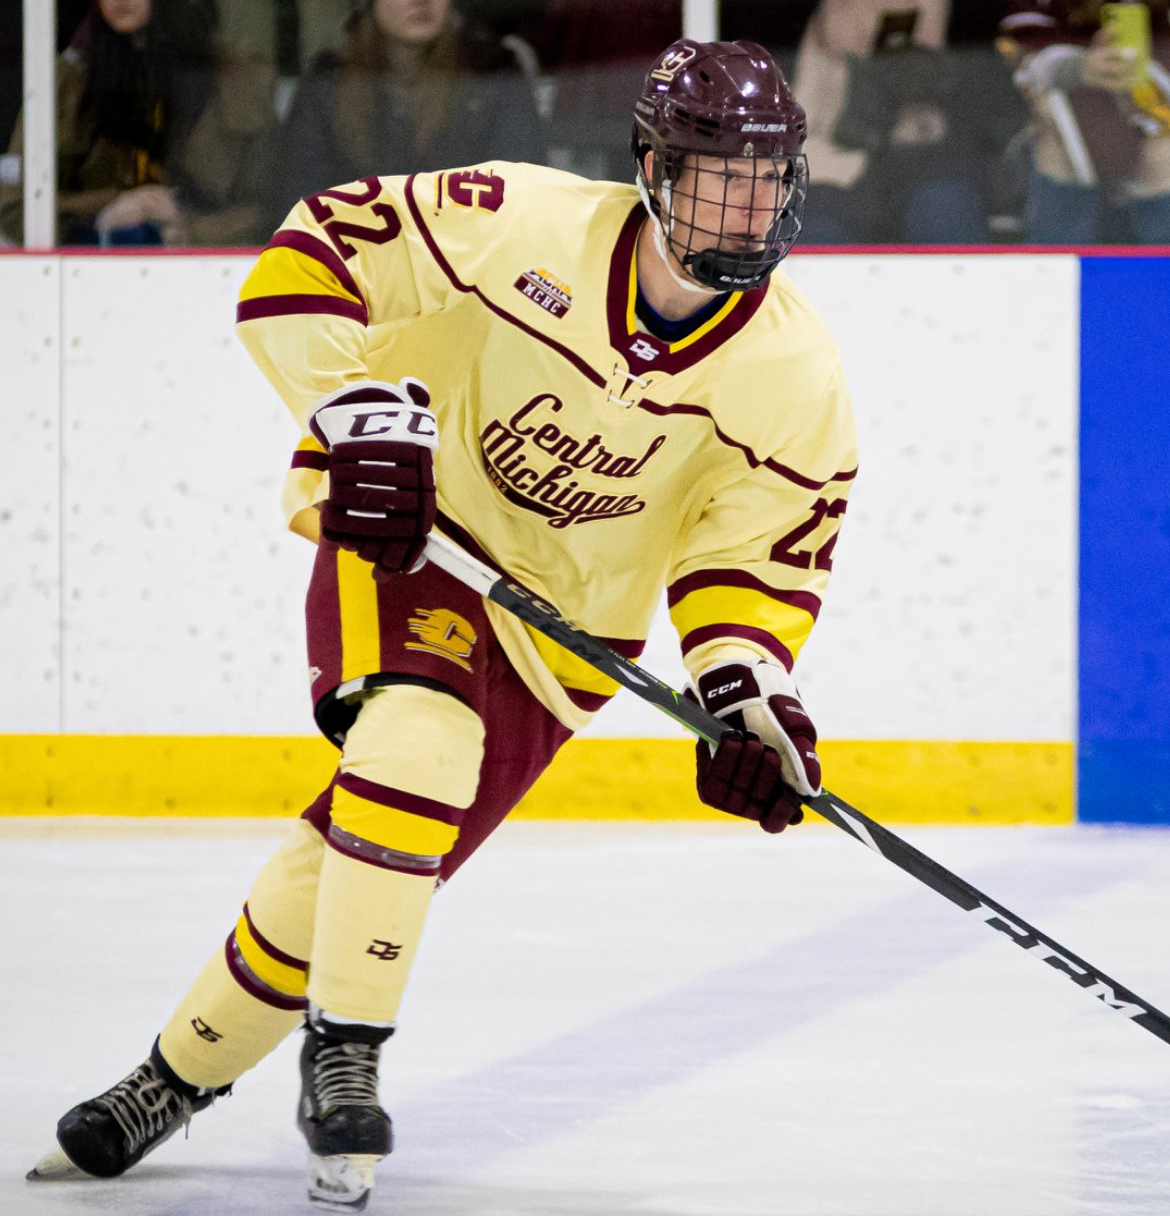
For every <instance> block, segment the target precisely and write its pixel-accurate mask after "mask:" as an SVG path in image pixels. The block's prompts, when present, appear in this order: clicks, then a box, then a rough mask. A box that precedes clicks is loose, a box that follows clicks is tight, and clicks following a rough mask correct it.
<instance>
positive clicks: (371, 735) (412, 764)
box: [308, 685, 484, 1027]
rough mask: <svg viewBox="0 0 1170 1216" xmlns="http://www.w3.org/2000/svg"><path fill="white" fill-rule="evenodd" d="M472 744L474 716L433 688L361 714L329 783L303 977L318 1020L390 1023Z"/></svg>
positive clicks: (457, 816)
mask: <svg viewBox="0 0 1170 1216" xmlns="http://www.w3.org/2000/svg"><path fill="white" fill-rule="evenodd" d="M483 738H484V730H483V723H482V722H481V721H480V719H479V716H478V715H477V714H476V713H475V712H474V711H473V710H472V709H470V708H469V707H468V706H467V705H466V704H465V703H464V702H462V701H460V700H459V699H458V698H456V697H454V696H450V695H448V694H446V693H442V692H438V691H436V690H434V689H430V688H422V687H418V686H414V685H394V686H391V687H388V688H383V689H380V690H379V691H378V692H377V693H375V694H373V695H372V696H371V697H370V698H369V699H368V700H367V702H366V703H365V704H364V705H363V706H362V709H361V711H360V713H359V714H358V717H357V721H356V722H355V723H354V725H353V726H352V727H351V728H350V730H349V734H348V736H347V738H346V743H345V750H344V753H343V757H342V764H341V772H340V775H339V777H338V779H337V782H336V784H335V785H334V787H333V795H332V798H333V802H332V812H331V823H330V825H329V828H328V837H327V848H326V850H325V859H324V861H323V863H322V867H321V881H320V886H319V889H318V897H317V918H316V927H315V931H314V937H313V949H312V954H311V959H312V965H311V968H310V972H309V986H308V995H309V999H310V1000H311V1001H312V1002H313V1004H314V1005H318V1006H320V1007H321V1008H322V1009H324V1010H325V1011H327V1013H329V1014H330V1015H336V1016H340V1017H344V1018H352V1019H354V1020H356V1021H360V1022H367V1023H374V1024H376V1025H379V1026H384V1027H387V1026H392V1025H393V1023H394V1019H395V1017H396V1016H397V1013H398V1005H399V1002H400V1000H401V999H402V993H403V990H404V989H405V987H406V981H407V977H408V975H409V973H410V966H411V963H412V962H413V961H414V956H415V952H416V951H417V949H418V943H419V939H420V938H421V936H422V930H423V924H424V922H425V920H426V914H427V908H428V906H429V905H430V900H431V895H432V893H433V892H434V889H435V880H436V878H437V876H438V873H439V867H440V864H441V862H442V859H443V856H444V855H445V854H446V853H448V852H449V851H450V850H451V848H452V846H453V845H454V844H455V841H456V840H457V838H458V835H459V824H460V822H461V820H462V812H463V810H464V809H465V808H466V807H467V806H469V805H470V804H471V802H472V801H473V800H474V798H475V793H476V787H477V785H478V781H479V768H480V763H481V761H482V758H483Z"/></svg>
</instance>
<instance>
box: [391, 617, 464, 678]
mask: <svg viewBox="0 0 1170 1216" xmlns="http://www.w3.org/2000/svg"><path fill="white" fill-rule="evenodd" d="M407 628H408V629H409V630H410V632H411V633H413V634H414V636H415V637H416V638H418V639H419V640H418V641H417V642H407V643H406V649H407V650H422V651H425V652H426V653H427V654H437V655H438V656H439V657H440V658H442V659H450V660H451V662H452V663H455V664H457V665H458V666H459V667H462V668H463V670H464V671H470V670H471V662H470V659H471V651H472V648H473V647H474V646H475V643H476V636H475V630H474V629H472V627H471V625H470V623H469V622H468V621H465V620H464V619H463V617H461V616H459V615H458V614H457V613H454V612H452V611H451V610H450V609H448V608H416V609H415V611H414V615H413V616H412V617H411V618H410V620H409V622H407Z"/></svg>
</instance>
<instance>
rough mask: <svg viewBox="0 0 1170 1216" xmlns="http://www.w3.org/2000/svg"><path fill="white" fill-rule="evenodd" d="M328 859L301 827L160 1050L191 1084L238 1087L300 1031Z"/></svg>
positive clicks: (261, 881) (266, 873)
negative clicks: (322, 872)
mask: <svg viewBox="0 0 1170 1216" xmlns="http://www.w3.org/2000/svg"><path fill="white" fill-rule="evenodd" d="M323 852H324V843H323V841H322V840H321V837H320V835H319V834H318V833H317V832H315V831H314V830H313V829H312V827H311V826H310V825H309V824H307V823H305V822H303V821H300V820H298V822H297V823H296V824H295V826H294V828H293V831H292V833H291V835H290V836H289V837H288V838H287V839H286V841H285V842H284V844H282V845H281V847H280V849H279V850H278V851H277V852H276V854H275V856H273V857H272V859H271V860H270V861H269V862H268V864H267V865H266V866H265V867H264V869H263V870H262V871H261V872H260V875H259V877H258V878H257V879H256V882H255V884H254V885H253V887H252V891H251V893H250V895H249V897H248V902H247V903H246V904H245V905H244V911H243V915H242V916H241V917H240V919H239V922H238V923H237V925H236V927H235V929H233V930H232V932H231V934H230V935H229V937H228V939H227V941H226V942H225V943H224V945H223V946H222V947H221V948H220V949H219V950H217V951H216V952H215V954H214V955H213V956H212V957H211V959H210V960H208V962H207V965H206V966H205V967H204V968H203V970H202V971H201V972H200V974H199V976H198V977H197V978H196V980H195V982H194V984H192V986H191V989H190V991H189V992H188V993H187V995H186V996H185V997H184V998H183V999H182V1001H180V1002H179V1006H178V1008H177V1009H176V1010H175V1012H174V1014H173V1015H172V1016H171V1019H170V1021H169V1022H168V1023H167V1025H166V1026H165V1027H164V1028H163V1031H162V1033H161V1035H160V1036H159V1050H160V1051H161V1053H162V1055H163V1058H164V1059H165V1060H166V1062H167V1063H168V1064H169V1065H170V1067H171V1068H172V1069H173V1070H174V1071H175V1072H176V1073H177V1074H178V1075H179V1076H180V1077H181V1078H182V1079H183V1080H184V1081H187V1082H188V1083H189V1084H191V1085H196V1086H204V1087H209V1088H220V1087H222V1086H224V1085H229V1084H231V1083H232V1082H233V1081H235V1080H236V1078H237V1077H239V1076H240V1075H241V1074H242V1073H244V1072H247V1070H248V1069H249V1068H252V1067H254V1066H255V1065H256V1064H257V1063H259V1061H260V1060H262V1059H263V1058H264V1057H265V1056H266V1055H267V1054H268V1053H269V1052H270V1051H272V1049H273V1048H274V1047H276V1046H277V1044H279V1043H280V1041H281V1040H282V1039H283V1038H284V1037H285V1036H286V1035H288V1034H289V1033H290V1032H291V1031H293V1030H295V1029H296V1027H297V1026H299V1025H300V1023H301V1020H302V1018H303V1013H304V1010H305V1007H306V1000H305V987H306V973H307V970H308V963H307V961H306V959H307V956H308V953H309V945H310V943H311V941H312V933H313V913H314V909H315V906H316V900H317V882H318V876H319V873H320V869H321V856H322V854H323ZM278 943H279V944H278Z"/></svg>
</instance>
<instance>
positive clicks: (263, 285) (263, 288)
mask: <svg viewBox="0 0 1170 1216" xmlns="http://www.w3.org/2000/svg"><path fill="white" fill-rule="evenodd" d="M264 296H338V297H339V298H341V299H343V300H352V301H353V302H354V303H355V304H361V303H362V302H363V301H361V300H359V299H358V297H357V296H355V295H354V294H353V292H351V291H346V289H345V288H344V287H342V285H341V284H340V283H339V282H338V280H337V277H336V275H334V274H333V272H332V271H331V270H330V269H329V268H328V267H327V266H325V265H324V264H323V263H321V262H318V261H317V259H316V258H311V257H309V256H308V254H304V253H301V252H300V251H299V250H297V249H289V248H288V247H287V246H281V247H278V248H276V249H266V250H264V252H263V253H262V254H261V255H260V257H259V258H258V259H257V262H256V265H255V266H253V267H252V270H251V273H250V274H249V275H248V277H247V278H246V279H245V280H244V285H243V287H241V288H240V299H241V300H256V299H260V298H262V297H264Z"/></svg>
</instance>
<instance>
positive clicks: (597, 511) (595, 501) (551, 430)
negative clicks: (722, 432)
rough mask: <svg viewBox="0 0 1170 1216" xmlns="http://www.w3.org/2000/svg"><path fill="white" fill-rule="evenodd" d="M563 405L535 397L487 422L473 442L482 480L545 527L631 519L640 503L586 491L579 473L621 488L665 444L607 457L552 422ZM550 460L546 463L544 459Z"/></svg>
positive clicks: (659, 441)
mask: <svg viewBox="0 0 1170 1216" xmlns="http://www.w3.org/2000/svg"><path fill="white" fill-rule="evenodd" d="M563 408H564V402H562V401H561V399H560V398H559V397H556V396H554V395H553V394H552V393H541V394H540V395H539V396H536V397H533V398H532V400H531V401H529V402H527V404H525V405H522V406H521V407H520V408H519V409H518V410H517V411H516V412H515V413H514V414H513V415H512V416H511V418H509V419H508V421H507V422H506V423H504V422H499V421H496V420H493V421H491V422H489V423H488V425H487V426H486V427H485V428H484V430H483V433H482V434H481V435H480V437H479V441H480V446H481V448H482V450H483V464H484V469H485V470H486V472H487V475H488V477H489V478H490V479H491V481H492V483H493V484H494V485H495V486H496V488H497V489H499V490H500V491H501V492H502V493H503V494H504V496H505V497H506V498H507V499H508V501H509V502H512V503H515V504H516V505H517V506H519V507H523V508H524V509H525V510H528V511H535V512H536V513H537V514H538V515H543V516H545V517H546V518H547V519H548V523H549V527H552V528H567V527H568V526H569V525H570V524H584V523H592V522H595V521H598V520H604V519H617V518H620V517H621V516H623V515H637V514H638V513H639V512H640V511H643V510H645V508H646V503H645V501H644V500H643V499H641V498H639V497H638V496H637V495H636V494H623V493H621V492H620V487H619V486H615V488H614V492H605V491H599V490H587V489H584V488H583V487H582V484H581V481H580V480H579V476H580V474H582V473H587V474H592V475H593V476H594V477H605V478H609V479H611V480H613V481H614V482H618V483H620V482H622V481H625V480H628V479H629V478H632V477H637V476H638V474H639V473H641V471H642V470H643V469H644V468H645V467H646V464H647V463H648V462H649V460H650V459H651V457H653V455H654V453H655V452H657V451H658V449H659V448H661V447H662V445H663V444H664V443H665V442H666V436H665V435H656V436H655V437H654V439H653V440H651V442H650V445H649V446H648V447H647V448H646V450H645V451H644V452H643V453H642V454H641V455H638V456H628V455H622V454H620V453H618V452H611V451H610V450H609V449H608V448H607V447H606V446H605V444H604V443H602V441H601V436H600V435H598V434H593V435H590V436H589V438H588V439H578V438H576V437H575V436H573V435H571V434H569V433H568V432H567V431H565V430H563V429H562V428H561V427H560V426H558V425H557V424H556V423H555V422H553V421H552V418H551V415H552V414H557V413H560V411H561V410H562V409H563ZM547 456H551V457H553V458H554V459H553V462H551V463H550V462H549V461H548V460H547V459H546V458H545V457H547Z"/></svg>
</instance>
